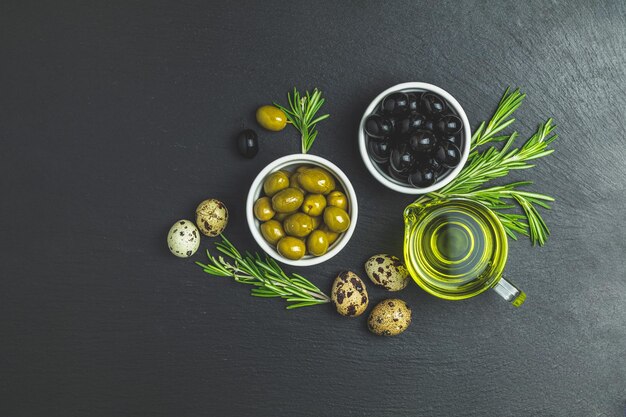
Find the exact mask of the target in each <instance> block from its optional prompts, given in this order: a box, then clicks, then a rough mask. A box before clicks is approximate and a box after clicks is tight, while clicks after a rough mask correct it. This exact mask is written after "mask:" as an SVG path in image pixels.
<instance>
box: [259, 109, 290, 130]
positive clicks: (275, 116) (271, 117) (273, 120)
mask: <svg viewBox="0 0 626 417" xmlns="http://www.w3.org/2000/svg"><path fill="white" fill-rule="evenodd" d="M256 121H257V122H258V123H259V124H260V125H261V127H263V128H265V129H267V130H271V131H273V132H278V131H280V130H283V129H284V128H285V126H286V125H287V115H285V112H284V111H282V110H281V109H279V108H278V107H276V106H261V107H259V108H258V109H257V111H256Z"/></svg>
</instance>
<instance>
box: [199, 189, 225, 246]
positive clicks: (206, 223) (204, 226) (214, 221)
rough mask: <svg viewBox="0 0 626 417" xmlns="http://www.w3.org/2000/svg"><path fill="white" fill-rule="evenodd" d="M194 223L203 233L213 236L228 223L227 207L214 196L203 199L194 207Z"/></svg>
mask: <svg viewBox="0 0 626 417" xmlns="http://www.w3.org/2000/svg"><path fill="white" fill-rule="evenodd" d="M196 224H197V225H198V227H199V228H200V231H201V232H202V233H203V234H205V235H207V236H209V237H215V236H217V235H219V234H220V233H222V232H223V231H224V229H225V228H226V225H227V224H228V209H227V208H226V206H225V205H224V203H222V202H221V201H219V200H216V199H214V198H210V199H208V200H204V201H203V202H202V203H200V204H199V205H198V208H196Z"/></svg>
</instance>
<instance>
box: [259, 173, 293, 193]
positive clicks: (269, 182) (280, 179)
mask: <svg viewBox="0 0 626 417" xmlns="http://www.w3.org/2000/svg"><path fill="white" fill-rule="evenodd" d="M287 187H289V177H288V176H287V174H286V173H285V172H284V171H276V172H273V173H271V174H270V175H268V176H267V178H266V179H265V182H264V183H263V191H264V192H265V195H267V196H268V197H272V196H273V195H274V194H276V193H277V192H279V191H281V190H284V189H285V188H287Z"/></svg>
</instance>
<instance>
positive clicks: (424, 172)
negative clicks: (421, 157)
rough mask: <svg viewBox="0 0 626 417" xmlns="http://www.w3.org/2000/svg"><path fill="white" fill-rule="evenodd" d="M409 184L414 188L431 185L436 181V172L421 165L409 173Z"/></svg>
mask: <svg viewBox="0 0 626 417" xmlns="http://www.w3.org/2000/svg"><path fill="white" fill-rule="evenodd" d="M408 180H409V184H411V185H412V186H413V187H416V188H424V187H428V186H430V185H433V184H434V183H435V181H437V173H436V172H435V171H434V170H433V169H432V168H431V167H427V166H426V167H421V168H420V169H418V170H417V171H415V172H414V173H412V174H411V175H409V178H408Z"/></svg>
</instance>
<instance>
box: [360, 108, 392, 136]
mask: <svg viewBox="0 0 626 417" xmlns="http://www.w3.org/2000/svg"><path fill="white" fill-rule="evenodd" d="M392 130H393V125H392V124H391V121H389V120H387V119H385V118H383V117H382V116H379V115H377V114H372V115H371V116H368V118H367V119H366V120H365V133H367V134H368V135H370V136H371V137H373V138H382V137H384V136H388V135H390V134H391V132H392Z"/></svg>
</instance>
